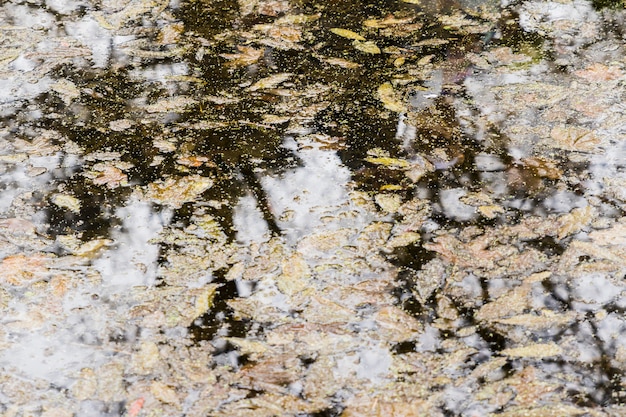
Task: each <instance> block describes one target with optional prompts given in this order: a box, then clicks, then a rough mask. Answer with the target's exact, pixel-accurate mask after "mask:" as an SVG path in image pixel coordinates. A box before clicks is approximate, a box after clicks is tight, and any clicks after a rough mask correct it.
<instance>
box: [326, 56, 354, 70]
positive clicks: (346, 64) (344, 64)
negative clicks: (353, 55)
mask: <svg viewBox="0 0 626 417" xmlns="http://www.w3.org/2000/svg"><path fill="white" fill-rule="evenodd" d="M323 61H324V62H327V63H329V64H330V65H337V66H339V67H341V68H347V69H353V68H359V67H360V66H361V64H357V63H356V62H352V61H348V60H347V59H342V58H323Z"/></svg>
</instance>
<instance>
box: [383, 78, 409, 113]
mask: <svg viewBox="0 0 626 417" xmlns="http://www.w3.org/2000/svg"><path fill="white" fill-rule="evenodd" d="M376 96H377V97H378V99H379V100H380V101H382V102H383V105H384V106H385V108H386V109H387V110H391V111H394V112H396V113H404V112H406V110H407V109H406V106H405V105H404V104H403V103H402V102H401V101H400V100H399V99H398V95H397V93H396V91H395V90H394V89H393V86H392V85H391V83H389V82H387V83H384V84H382V85H380V86H379V87H378V90H377V91H376Z"/></svg>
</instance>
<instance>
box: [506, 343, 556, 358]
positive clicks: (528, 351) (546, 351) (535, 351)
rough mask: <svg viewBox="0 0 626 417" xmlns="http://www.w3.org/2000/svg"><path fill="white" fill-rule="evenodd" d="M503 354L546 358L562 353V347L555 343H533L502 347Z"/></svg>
mask: <svg viewBox="0 0 626 417" xmlns="http://www.w3.org/2000/svg"><path fill="white" fill-rule="evenodd" d="M501 353H502V354H503V355H506V356H512V357H517V358H547V357H550V356H557V355H560V354H561V353H563V349H561V347H560V346H559V345H557V344H556V343H534V344H531V345H527V346H521V347H518V348H511V349H504V350H503V351H502V352H501Z"/></svg>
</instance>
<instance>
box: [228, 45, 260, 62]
mask: <svg viewBox="0 0 626 417" xmlns="http://www.w3.org/2000/svg"><path fill="white" fill-rule="evenodd" d="M237 49H238V50H239V53H238V54H221V55H220V56H221V57H222V58H226V59H228V60H229V62H228V65H230V66H233V67H244V66H247V65H252V64H254V63H255V62H257V61H258V60H259V58H261V57H262V56H263V53H264V52H265V49H264V48H261V49H254V48H252V47H250V46H242V45H238V46H237Z"/></svg>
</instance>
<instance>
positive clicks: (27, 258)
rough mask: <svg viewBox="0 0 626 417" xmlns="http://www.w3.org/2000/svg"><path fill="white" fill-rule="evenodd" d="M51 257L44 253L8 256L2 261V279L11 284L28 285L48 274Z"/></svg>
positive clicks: (0, 274) (0, 267) (0, 265)
mask: <svg viewBox="0 0 626 417" xmlns="http://www.w3.org/2000/svg"><path fill="white" fill-rule="evenodd" d="M50 260H51V257H50V256H49V255H46V254H43V253H35V254H32V255H24V254H17V255H11V256H7V257H6V258H4V259H3V260H2V261H1V262H0V281H2V282H5V283H7V284H10V285H16V286H19V285H26V284H30V283H32V282H34V281H37V280H40V279H43V278H45V277H46V276H47V274H48V268H49V262H50Z"/></svg>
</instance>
